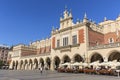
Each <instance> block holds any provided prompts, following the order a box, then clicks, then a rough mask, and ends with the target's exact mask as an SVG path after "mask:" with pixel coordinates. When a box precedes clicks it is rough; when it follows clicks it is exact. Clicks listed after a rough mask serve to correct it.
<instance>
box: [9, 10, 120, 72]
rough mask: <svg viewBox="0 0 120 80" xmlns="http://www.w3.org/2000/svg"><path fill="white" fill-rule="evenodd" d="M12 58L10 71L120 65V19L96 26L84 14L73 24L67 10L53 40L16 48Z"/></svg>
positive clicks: (106, 21) (52, 35)
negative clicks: (97, 63)
mask: <svg viewBox="0 0 120 80" xmlns="http://www.w3.org/2000/svg"><path fill="white" fill-rule="evenodd" d="M9 54H11V62H10V66H9V68H11V69H24V70H26V69H38V68H39V67H41V66H43V67H47V68H49V69H51V70H54V69H55V68H57V67H59V65H60V64H62V63H66V62H70V63H74V62H86V63H90V62H94V61H98V60H99V61H100V62H104V61H106V62H107V61H113V60H117V61H120V16H118V17H117V18H116V20H107V19H106V18H105V19H104V21H103V22H100V23H98V24H96V23H95V22H92V21H91V20H89V19H88V18H87V15H86V14H85V15H84V18H83V19H82V21H80V20H77V22H76V23H74V22H73V16H72V13H71V11H68V10H67V9H65V11H64V12H63V16H62V17H60V27H59V29H54V28H53V29H52V31H51V37H50V38H47V39H45V40H40V41H35V42H32V43H30V44H29V45H28V46H27V45H23V44H19V45H16V46H14V47H13V50H12V51H11V52H9Z"/></svg>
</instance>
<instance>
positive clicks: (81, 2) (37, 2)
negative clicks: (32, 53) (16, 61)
mask: <svg viewBox="0 0 120 80" xmlns="http://www.w3.org/2000/svg"><path fill="white" fill-rule="evenodd" d="M65 5H67V7H68V9H72V13H73V20H74V22H76V20H77V18H79V19H80V20H82V19H83V16H84V13H85V12H86V13H87V16H88V18H89V19H92V20H93V21H96V22H97V23H98V22H101V21H103V18H104V17H107V18H108V19H115V18H116V17H117V16H118V15H119V14H120V0H114V1H113V0H0V44H6V45H10V46H11V45H16V44H19V43H24V44H29V43H30V42H33V41H36V40H41V39H45V38H46V37H49V36H50V33H51V29H52V26H55V27H59V18H60V15H61V14H62V13H63V11H64V9H65Z"/></svg>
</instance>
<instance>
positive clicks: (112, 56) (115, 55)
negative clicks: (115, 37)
mask: <svg viewBox="0 0 120 80" xmlns="http://www.w3.org/2000/svg"><path fill="white" fill-rule="evenodd" d="M113 60H117V61H119V62H120V52H117V51H115V52H112V53H111V54H110V56H109V58H108V61H113Z"/></svg>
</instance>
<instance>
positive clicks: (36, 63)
mask: <svg viewBox="0 0 120 80" xmlns="http://www.w3.org/2000/svg"><path fill="white" fill-rule="evenodd" d="M34 66H35V67H34V68H35V69H38V60H37V59H36V58H35V59H34Z"/></svg>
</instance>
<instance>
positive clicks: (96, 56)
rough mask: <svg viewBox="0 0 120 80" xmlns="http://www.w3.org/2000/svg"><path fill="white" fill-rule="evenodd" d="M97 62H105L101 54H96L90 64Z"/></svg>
mask: <svg viewBox="0 0 120 80" xmlns="http://www.w3.org/2000/svg"><path fill="white" fill-rule="evenodd" d="M95 61H99V62H103V61H104V60H103V57H102V56H101V55H100V54H99V53H95V54H93V55H92V56H91V60H90V62H95Z"/></svg>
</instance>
